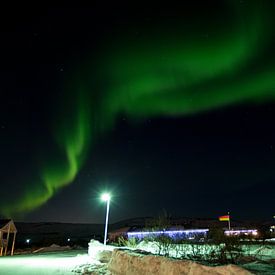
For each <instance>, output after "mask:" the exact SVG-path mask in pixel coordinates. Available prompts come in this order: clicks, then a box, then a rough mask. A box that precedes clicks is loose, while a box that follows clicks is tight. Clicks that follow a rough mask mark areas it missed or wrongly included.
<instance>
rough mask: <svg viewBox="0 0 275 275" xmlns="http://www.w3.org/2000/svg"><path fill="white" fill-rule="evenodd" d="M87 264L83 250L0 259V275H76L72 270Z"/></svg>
mask: <svg viewBox="0 0 275 275" xmlns="http://www.w3.org/2000/svg"><path fill="white" fill-rule="evenodd" d="M88 262H91V259H89V257H88V254H87V251H85V250H81V251H79V250H71V251H65V252H51V253H43V254H26V255H15V256H12V257H11V256H7V257H0V275H15V274H16V275H50V274H51V275H52V274H59V275H61V274H65V275H67V274H76V273H74V272H73V271H72V270H73V269H74V268H75V267H76V266H79V265H84V264H87V263H88Z"/></svg>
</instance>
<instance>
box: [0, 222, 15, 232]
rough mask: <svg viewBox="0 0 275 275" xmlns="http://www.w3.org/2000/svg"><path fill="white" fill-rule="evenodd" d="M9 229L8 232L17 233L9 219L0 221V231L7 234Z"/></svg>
mask: <svg viewBox="0 0 275 275" xmlns="http://www.w3.org/2000/svg"><path fill="white" fill-rule="evenodd" d="M9 229H10V232H17V229H16V227H15V224H14V222H13V220H11V219H6V220H0V231H2V232H8V231H9Z"/></svg>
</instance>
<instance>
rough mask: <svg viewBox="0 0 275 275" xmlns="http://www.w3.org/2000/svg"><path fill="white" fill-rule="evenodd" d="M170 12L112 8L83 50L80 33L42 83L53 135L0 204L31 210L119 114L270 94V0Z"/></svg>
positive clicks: (61, 183) (181, 111) (254, 100)
mask: <svg viewBox="0 0 275 275" xmlns="http://www.w3.org/2000/svg"><path fill="white" fill-rule="evenodd" d="M207 2H209V3H211V4H209V5H208V4H207ZM213 7H215V9H214V8H213ZM150 10H153V9H150ZM124 11H125V14H127V11H128V10H127V8H125V10H124ZM124 11H123V12H121V13H122V14H124ZM166 12H167V14H168V15H167V16H162V13H161V12H160V13H158V12H156V11H155V13H154V14H153V15H152V16H151V20H149V19H148V16H147V15H144V14H143V15H141V16H140V17H138V16H137V17H133V18H131V17H130V16H129V17H127V16H125V18H124V19H121V18H120V17H119V16H118V18H117V17H116V16H115V15H113V14H112V16H113V17H112V16H111V19H110V18H109V19H108V20H110V21H108V22H109V23H108V24H109V27H108V28H106V27H98V29H97V31H95V29H94V28H96V27H94V25H93V29H92V30H91V33H92V34H91V37H92V42H90V43H91V44H89V43H88V46H87V44H85V43H84V44H85V50H82V48H81V47H82V45H81V43H82V42H83V39H82V40H81V42H78V43H79V49H78V51H79V52H81V54H79V56H80V57H79V59H80V61H75V60H73V58H71V59H70V61H68V63H70V70H68V71H69V72H68V73H64V75H65V76H64V77H63V78H62V80H60V79H59V76H58V77H57V78H58V81H57V82H58V85H57V86H58V89H53V87H54V86H55V83H54V84H51V86H50V89H49V91H47V92H45V94H47V104H46V107H45V109H46V111H45V113H46V115H45V116H46V117H47V119H45V120H44V122H43V123H42V124H43V125H42V126H41V127H42V128H43V135H44V133H46V136H47V137H43V138H42V139H41V140H42V141H41V142H38V144H37V145H36V146H37V147H36V149H35V150H34V152H33V153H32V154H33V155H35V157H34V158H35V159H38V161H34V162H35V165H34V166H32V169H30V168H27V169H30V170H31V171H30V172H29V173H28V175H27V176H26V177H25V178H20V193H16V195H14V196H13V197H6V198H4V199H2V200H1V201H0V211H1V213H0V214H2V215H3V216H7V217H13V216H16V215H21V214H25V213H28V212H29V211H31V210H34V209H37V208H39V207H40V206H42V205H43V204H45V203H46V202H48V201H49V200H50V199H51V198H53V197H54V195H55V194H56V193H58V192H59V191H60V190H62V189H63V187H65V186H67V185H69V184H70V183H72V182H74V181H75V179H76V177H77V175H78V173H79V172H80V171H81V169H82V167H83V166H85V162H86V160H87V159H89V156H90V155H91V154H93V148H94V147H95V146H96V144H97V143H98V142H99V140H100V139H101V138H103V137H108V135H109V133H110V132H111V131H112V130H113V129H114V128H115V127H116V120H117V118H118V117H119V116H121V115H123V116H126V117H127V118H128V119H129V120H130V121H131V123H132V124H133V125H134V124H135V121H143V120H146V119H155V118H178V117H192V116H194V115H196V116H203V115H204V114H205V113H208V112H213V111H215V110H220V109H223V108H225V107H226V108H230V107H232V106H239V105H241V104H250V105H253V106H254V105H261V104H265V103H266V102H273V100H274V99H275V54H274V53H273V51H274V46H275V39H274V35H273V28H274V25H275V21H274V19H273V18H272V17H273V14H274V12H275V5H274V3H273V2H272V1H256V0H255V1H229V0H228V1H204V2H201V3H200V2H198V3H196V4H192V5H191V4H182V6H180V7H178V8H176V7H174V8H171V9H169V8H168V10H167V11H166ZM108 16H109V15H108ZM108 16H107V15H106V18H108ZM87 18H90V17H89V16H87ZM106 20H107V19H106ZM123 20H124V21H125V22H127V24H123V23H122V22H124V21H123ZM106 24H107V23H106ZM108 24H107V25H108ZM91 25H92V24H91ZM99 25H100V24H99ZM95 26H97V25H96V23H95ZM79 28H81V27H80V26H79ZM91 28H92V27H91ZM88 29H89V27H87V26H86V29H85V32H84V31H82V32H81V33H82V34H83V37H85V35H84V34H85V33H87V32H88V31H87V30H88ZM94 33H100V35H99V34H97V35H96V34H94ZM54 39H55V38H53V41H54ZM75 40H77V39H75ZM84 41H85V39H84ZM37 43H38V42H37ZM54 43H55V42H53V44H54ZM43 47H46V46H44V45H43ZM83 47H84V46H83ZM43 49H44V48H43ZM68 51H69V50H68ZM72 55H73V54H72ZM68 60H69V58H68ZM42 63H43V62H41V64H42ZM43 64H44V63H43ZM59 69H60V68H59V67H58V70H59ZM60 78H61V77H60ZM60 83H61V84H60ZM45 89H46V88H45ZM51 89H53V90H52V91H51ZM57 90H58V91H57ZM48 94H49V95H48ZM40 104H41V103H40ZM45 121H46V122H45ZM38 123H39V122H38ZM45 129H46V130H45ZM41 135H42V134H41ZM33 167H34V168H33ZM30 174H31V175H30ZM5 180H6V184H8V181H9V180H8V179H7V178H6V179H5ZM17 180H18V179H17Z"/></svg>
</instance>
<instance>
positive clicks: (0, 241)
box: [0, 230, 4, 256]
mask: <svg viewBox="0 0 275 275" xmlns="http://www.w3.org/2000/svg"><path fill="white" fill-rule="evenodd" d="M0 245H1V247H0V256H2V254H3V246H2V245H4V244H3V240H2V231H1V230H0Z"/></svg>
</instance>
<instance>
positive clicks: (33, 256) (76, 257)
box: [0, 240, 275, 275]
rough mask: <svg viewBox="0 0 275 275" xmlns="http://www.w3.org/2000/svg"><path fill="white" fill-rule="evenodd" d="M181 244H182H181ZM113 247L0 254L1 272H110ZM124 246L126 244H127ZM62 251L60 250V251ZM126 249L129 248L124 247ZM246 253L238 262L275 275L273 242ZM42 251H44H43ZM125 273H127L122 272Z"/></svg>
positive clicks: (146, 246) (147, 246)
mask: <svg viewBox="0 0 275 275" xmlns="http://www.w3.org/2000/svg"><path fill="white" fill-rule="evenodd" d="M181 246H183V245H181ZM184 246H185V247H182V248H181V249H182V251H184V253H185V255H187V254H192V253H193V252H194V248H192V246H191V245H189V244H185V245H184ZM115 248H117V247H114V246H105V247H104V246H103V245H102V244H101V243H99V242H97V241H94V240H92V241H91V242H90V244H89V254H88V251H87V250H72V249H71V248H70V249H68V247H66V246H65V247H59V246H56V245H52V246H50V247H46V248H41V249H39V250H37V251H36V252H38V253H30V254H21V255H15V256H7V257H0V275H15V274H16V275H17V274H18V275H50V274H51V275H55V274H59V275H61V274H64V275H68V274H110V273H109V271H108V270H107V262H108V261H109V259H110V257H111V255H112V251H113V249H115ZM126 248H127V247H126ZM62 249H63V250H64V251H60V250H62ZM127 249H129V248H127ZM135 249H140V250H144V251H148V252H151V253H156V252H157V250H158V248H157V244H156V243H154V242H149V243H148V242H141V243H140V244H139V245H138V246H137V247H136V248H135ZM170 249H171V251H170V252H169V254H170V255H172V256H175V255H176V254H177V253H179V251H180V250H181V249H180V250H179V248H176V247H174V249H173V248H170ZM208 249H210V250H211V249H213V247H212V248H209V246H205V247H204V249H202V250H201V253H208V252H209V251H208ZM244 250H245V251H246V253H245V254H246V256H247V257H252V258H253V260H252V261H251V260H250V261H248V262H247V263H244V264H243V265H241V266H242V267H244V268H246V269H248V270H250V271H253V272H255V274H275V265H274V264H275V245H274V244H273V245H272V244H268V245H264V246H263V245H261V244H259V245H250V246H249V247H247V248H245V247H244ZM42 252H43V253H42ZM125 274H127V273H125Z"/></svg>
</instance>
